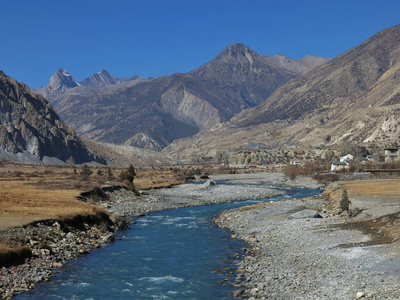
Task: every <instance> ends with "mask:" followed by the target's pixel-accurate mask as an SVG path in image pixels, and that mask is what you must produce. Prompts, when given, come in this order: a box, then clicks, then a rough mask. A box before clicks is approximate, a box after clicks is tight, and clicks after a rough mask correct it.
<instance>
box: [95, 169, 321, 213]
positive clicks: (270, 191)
mask: <svg viewBox="0 0 400 300" xmlns="http://www.w3.org/2000/svg"><path fill="white" fill-rule="evenodd" d="M233 184H234V185H233ZM259 185H263V186H259ZM266 186H270V187H269V188H268V187H266ZM276 186H289V187H298V188H311V189H318V188H322V187H323V185H322V184H319V183H318V182H316V181H315V180H313V179H311V178H307V177H298V179H297V180H296V181H287V180H286V179H285V177H284V175H283V174H282V173H257V174H227V175H218V176H210V178H209V179H208V180H206V181H204V182H203V183H200V184H193V183H189V184H181V185H177V186H173V187H171V188H168V189H152V190H147V191H142V193H141V196H135V195H133V194H132V193H131V192H129V191H127V190H123V189H121V190H119V191H115V192H112V193H109V194H108V196H109V197H108V199H107V200H104V201H100V202H99V203H98V204H99V205H101V206H102V207H104V208H107V209H108V210H109V211H110V212H112V213H114V214H116V215H118V216H124V215H128V216H139V215H143V214H147V213H150V212H153V211H159V210H165V209H175V208H180V207H189V206H199V205H211V204H219V203H226V202H233V201H241V200H253V199H265V198H271V197H275V196H278V195H283V194H286V192H284V191H282V190H277V189H274V188H273V187H276Z"/></svg>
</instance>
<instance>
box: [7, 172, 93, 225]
mask: <svg viewBox="0 0 400 300" xmlns="http://www.w3.org/2000/svg"><path fill="white" fill-rule="evenodd" d="M79 193H80V191H79V190H62V189H59V190H44V189H39V188H36V187H34V186H27V185H25V184H24V182H22V181H14V180H12V179H11V178H10V179H9V180H8V181H0V230H3V229H6V228H8V227H14V226H21V225H24V224H27V223H30V222H32V221H36V220H40V219H54V218H56V219H57V218H66V217H70V216H73V215H77V214H83V215H87V214H96V213H97V212H99V211H100V208H98V207H96V206H94V205H91V204H88V203H85V202H82V201H79V200H77V199H76V197H77V196H78V195H79Z"/></svg>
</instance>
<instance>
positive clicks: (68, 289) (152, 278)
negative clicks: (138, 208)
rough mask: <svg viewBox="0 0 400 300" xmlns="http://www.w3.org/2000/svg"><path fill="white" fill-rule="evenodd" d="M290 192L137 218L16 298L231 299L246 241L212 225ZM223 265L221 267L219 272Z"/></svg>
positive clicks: (295, 192)
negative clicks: (236, 211)
mask: <svg viewBox="0 0 400 300" xmlns="http://www.w3.org/2000/svg"><path fill="white" fill-rule="evenodd" d="M288 192H289V195H286V196H279V197H274V198H269V199H263V200H248V201H240V202H231V203H225V204H218V205H208V206H199V207H189V208H180V209H174V210H165V211H160V212H154V213H150V214H148V215H146V216H143V217H140V218H136V219H135V220H134V221H135V222H136V224H134V225H131V226H130V228H129V229H128V230H126V231H123V232H120V233H118V241H117V242H116V243H113V244H110V245H108V246H106V247H103V248H101V249H96V250H93V251H91V252H90V254H88V255H86V256H82V257H80V258H79V259H77V260H74V261H70V262H69V263H67V264H66V265H65V266H64V268H62V269H61V272H60V273H59V274H57V275H56V276H55V277H54V278H53V279H52V280H51V281H50V282H46V283H42V284H38V285H37V288H36V289H34V290H32V291H30V292H29V293H27V294H22V295H19V296H17V297H15V299H18V300H21V299H41V300H42V299H185V300H188V299H233V297H232V295H231V293H232V292H233V291H234V290H235V288H234V287H232V286H231V285H230V283H229V282H232V281H233V280H234V278H235V272H232V271H233V269H234V268H235V260H237V259H238V258H237V257H238V255H241V254H242V252H243V249H244V248H245V247H246V245H245V244H244V243H243V242H241V241H239V240H233V239H231V233H230V232H228V231H226V230H223V229H221V228H219V227H217V226H215V225H214V223H213V222H212V219H213V218H215V217H216V216H217V215H218V214H219V213H220V212H221V211H223V210H227V209H231V208H235V207H240V206H244V205H249V204H252V203H259V202H265V201H271V200H273V201H278V200H281V199H284V198H288V197H290V198H299V197H307V196H311V195H315V194H318V193H319V191H318V190H307V189H290V190H288ZM217 270H221V271H217Z"/></svg>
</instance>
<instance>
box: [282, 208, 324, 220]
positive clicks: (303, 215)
mask: <svg viewBox="0 0 400 300" xmlns="http://www.w3.org/2000/svg"><path fill="white" fill-rule="evenodd" d="M316 215H318V212H317V211H316V210H312V209H303V210H301V211H298V212H296V213H294V214H292V215H290V216H289V217H288V219H307V218H314V217H315V216H316Z"/></svg>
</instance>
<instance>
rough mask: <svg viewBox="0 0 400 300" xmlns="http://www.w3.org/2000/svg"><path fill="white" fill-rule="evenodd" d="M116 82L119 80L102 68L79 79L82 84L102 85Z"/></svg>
mask: <svg viewBox="0 0 400 300" xmlns="http://www.w3.org/2000/svg"><path fill="white" fill-rule="evenodd" d="M116 83H119V80H118V79H117V78H115V77H114V76H112V75H110V73H108V72H107V71H106V70H105V69H103V70H101V71H100V72H98V73H96V74H93V75H92V76H90V77H89V78H86V79H85V80H83V81H81V82H80V83H79V84H80V85H84V86H93V87H103V86H106V85H110V84H116Z"/></svg>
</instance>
